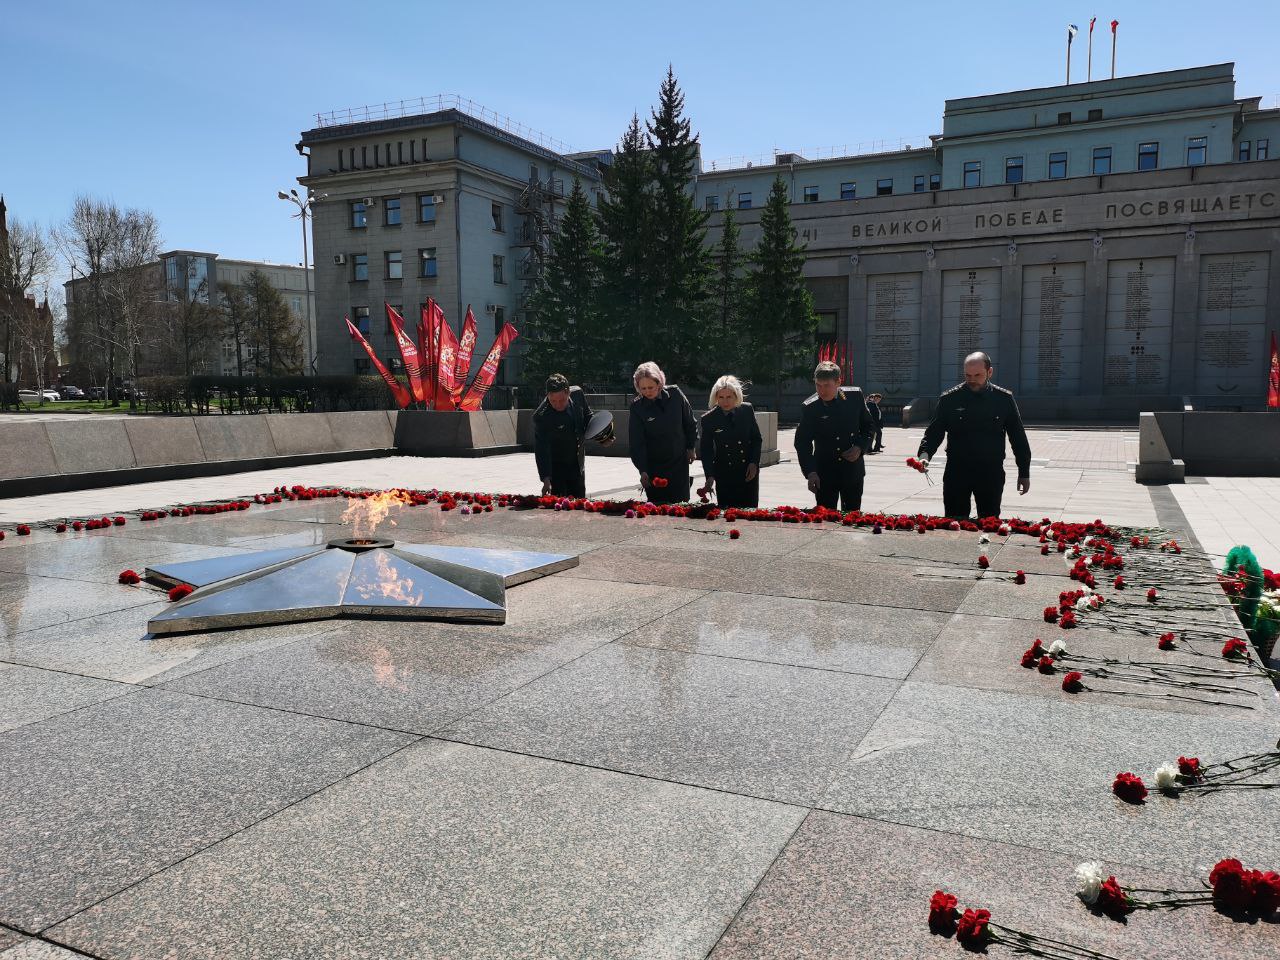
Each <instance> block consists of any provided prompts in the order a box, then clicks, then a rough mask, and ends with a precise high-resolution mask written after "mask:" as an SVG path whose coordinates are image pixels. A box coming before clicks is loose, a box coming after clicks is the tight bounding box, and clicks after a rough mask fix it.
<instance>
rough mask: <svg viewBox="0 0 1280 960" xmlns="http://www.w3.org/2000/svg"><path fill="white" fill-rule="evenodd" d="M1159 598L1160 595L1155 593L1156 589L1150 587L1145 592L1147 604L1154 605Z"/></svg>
mask: <svg viewBox="0 0 1280 960" xmlns="http://www.w3.org/2000/svg"><path fill="white" fill-rule="evenodd" d="M1159 596H1160V594H1159V593H1158V592H1157V591H1156V588H1155V587H1152V588H1151V589H1150V590H1148V591H1147V603H1155V602H1156V599H1157V598H1158V597H1159Z"/></svg>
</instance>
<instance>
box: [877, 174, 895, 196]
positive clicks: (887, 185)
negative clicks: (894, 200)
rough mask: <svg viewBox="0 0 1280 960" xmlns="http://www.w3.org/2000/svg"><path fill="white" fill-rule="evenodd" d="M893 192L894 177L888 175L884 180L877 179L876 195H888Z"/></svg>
mask: <svg viewBox="0 0 1280 960" xmlns="http://www.w3.org/2000/svg"><path fill="white" fill-rule="evenodd" d="M891 193H893V177H886V178H885V179H883V180H877V181H876V196H877V197H887V196H888V195H889V194H891Z"/></svg>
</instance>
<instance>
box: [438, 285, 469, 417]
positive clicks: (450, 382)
mask: <svg viewBox="0 0 1280 960" xmlns="http://www.w3.org/2000/svg"><path fill="white" fill-rule="evenodd" d="M435 310H436V319H437V324H436V342H437V344H438V346H437V347H436V379H437V382H438V383H439V384H440V386H441V387H443V388H444V389H443V390H439V391H437V396H439V395H440V394H445V395H446V400H445V402H444V403H443V404H437V406H436V408H437V409H445V410H452V409H453V408H454V407H455V406H457V403H458V401H457V397H458V395H459V394H461V393H462V385H461V384H459V383H458V381H457V380H456V379H455V377H454V373H453V366H454V364H455V363H456V362H457V359H458V337H457V335H456V334H455V333H454V332H453V327H451V326H449V321H448V319H447V318H446V317H445V315H444V311H443V310H441V309H440V307H439V305H438V304H437V305H436V306H435Z"/></svg>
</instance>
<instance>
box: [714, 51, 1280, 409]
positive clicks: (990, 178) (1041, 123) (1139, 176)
mask: <svg viewBox="0 0 1280 960" xmlns="http://www.w3.org/2000/svg"><path fill="white" fill-rule="evenodd" d="M1233 69H1234V65H1233V64H1229V63H1228V64H1219V65H1216V66H1207V67H1199V68H1195V69H1189V70H1172V71H1168V72H1163V73H1155V74H1147V75H1144V76H1136V77H1123V78H1117V79H1114V80H1095V81H1093V82H1090V83H1079V84H1072V85H1070V86H1057V87H1047V88H1043V89H1036V90H1020V91H1016V92H1013V93H1003V94H995V95H992V96H983V97H971V98H966V99H960V100H948V101H947V103H946V111H945V114H944V117H943V131H942V133H941V135H938V136H935V137H932V138H931V139H932V143H931V145H930V146H928V147H924V148H916V149H904V150H899V151H894V152H891V153H881V154H875V155H867V156H857V157H845V158H840V159H832V160H821V161H805V160H804V159H803V158H801V157H798V156H795V155H788V154H781V155H779V156H777V157H776V159H775V162H773V163H772V164H768V165H765V166H759V165H755V166H751V167H745V166H744V167H738V168H735V169H727V170H713V171H704V172H703V173H702V174H701V175H700V176H699V178H698V181H697V185H696V190H697V196H698V202H699V204H700V205H702V206H703V207H704V208H705V209H708V210H722V209H724V208H725V207H726V206H733V207H734V208H735V214H736V216H737V219H738V222H739V224H740V225H741V226H742V227H743V232H742V241H743V243H744V245H750V244H752V243H754V242H755V239H756V237H757V236H758V229H759V227H758V224H759V213H758V209H757V208H759V207H760V206H762V205H763V201H764V198H765V196H766V195H767V194H768V191H769V188H770V186H771V185H772V183H773V180H774V178H775V177H776V176H778V175H781V176H782V177H783V179H784V180H785V182H786V184H787V186H788V189H789V190H790V193H791V201H792V204H793V206H792V210H791V213H792V217H793V220H794V224H795V226H796V229H797V231H798V235H799V239H800V240H801V241H802V242H803V243H805V244H806V245H807V248H808V256H807V262H806V265H805V275H806V277H807V278H808V282H809V285H810V287H811V289H812V291H813V294H814V299H815V303H816V307H817V310H818V311H819V315H820V318H821V320H822V327H823V331H822V332H821V333H820V338H822V339H826V338H832V339H840V340H844V341H847V342H848V344H849V345H850V348H851V351H852V355H853V357H854V371H855V376H856V378H857V379H858V380H859V382H860V383H862V384H863V385H864V386H866V387H867V388H869V389H875V390H879V391H881V392H883V393H885V394H886V396H887V397H889V398H890V402H891V403H893V402H896V403H905V402H911V401H912V400H913V399H917V398H921V399H924V400H925V401H927V400H928V399H929V398H931V397H935V396H936V395H937V394H938V392H939V391H940V390H942V389H944V388H946V387H948V386H950V385H953V384H955V383H956V382H957V381H958V380H959V379H960V361H961V358H962V357H963V356H964V355H965V354H966V353H967V352H969V351H971V350H975V349H983V350H986V351H987V352H988V353H990V354H991V355H992V357H993V358H994V360H995V364H996V367H997V377H996V379H997V381H998V382H1000V383H1002V384H1004V385H1006V386H1008V387H1010V388H1012V389H1014V390H1015V391H1017V393H1018V396H1019V400H1020V402H1021V404H1022V406H1023V409H1024V411H1026V412H1028V413H1029V414H1030V415H1032V416H1040V417H1061V418H1070V417H1099V416H1116V417H1131V416H1132V415H1133V414H1134V413H1135V412H1137V411H1138V410H1142V409H1147V410H1149V409H1167V408H1170V407H1175V406H1179V407H1180V405H1181V404H1182V403H1183V402H1184V399H1186V400H1188V401H1190V402H1191V403H1193V404H1196V405H1199V406H1217V407H1251V406H1252V407H1256V406H1258V405H1259V404H1260V403H1261V402H1262V400H1263V399H1264V398H1265V395H1266V383H1267V362H1268V352H1267V351H1268V342H1269V334H1270V333H1271V332H1273V331H1276V330H1277V328H1280V160H1273V159H1271V157H1272V156H1273V154H1272V149H1273V146H1272V145H1273V144H1275V145H1276V147H1277V148H1280V110H1276V109H1267V110H1264V109H1260V102H1259V98H1256V97H1254V98H1247V99H1237V98H1236V96H1235V81H1234V76H1233ZM717 219H718V218H717ZM713 239H714V232H713Z"/></svg>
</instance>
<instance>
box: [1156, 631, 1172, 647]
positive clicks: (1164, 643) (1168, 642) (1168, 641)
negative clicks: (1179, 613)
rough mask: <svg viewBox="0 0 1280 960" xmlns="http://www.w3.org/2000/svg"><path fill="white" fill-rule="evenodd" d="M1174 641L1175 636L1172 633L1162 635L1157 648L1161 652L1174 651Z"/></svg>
mask: <svg viewBox="0 0 1280 960" xmlns="http://www.w3.org/2000/svg"><path fill="white" fill-rule="evenodd" d="M1173 640H1174V636H1173V634H1172V633H1162V634H1160V639H1159V640H1157V641H1156V646H1157V647H1159V648H1160V649H1161V650H1172V649H1173Z"/></svg>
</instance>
